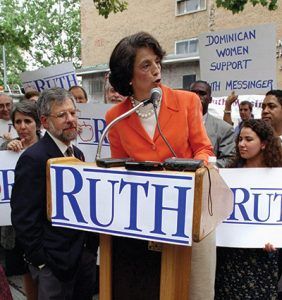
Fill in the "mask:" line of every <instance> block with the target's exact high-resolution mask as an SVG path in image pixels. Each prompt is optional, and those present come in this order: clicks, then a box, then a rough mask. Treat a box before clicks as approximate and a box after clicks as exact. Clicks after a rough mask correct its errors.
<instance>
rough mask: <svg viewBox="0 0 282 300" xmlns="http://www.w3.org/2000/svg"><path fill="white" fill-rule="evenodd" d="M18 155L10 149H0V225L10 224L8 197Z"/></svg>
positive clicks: (9, 196)
mask: <svg viewBox="0 0 282 300" xmlns="http://www.w3.org/2000/svg"><path fill="white" fill-rule="evenodd" d="M19 156H20V154H19V153H15V152H12V151H0V226H3V225H11V208H10V198H11V192H12V186H13V184H14V173H15V171H14V170H15V167H16V163H17V161H18V159H19Z"/></svg>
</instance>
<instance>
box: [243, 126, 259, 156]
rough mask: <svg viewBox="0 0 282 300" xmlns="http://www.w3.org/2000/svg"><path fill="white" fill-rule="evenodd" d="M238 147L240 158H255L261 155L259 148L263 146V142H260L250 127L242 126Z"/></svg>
mask: <svg viewBox="0 0 282 300" xmlns="http://www.w3.org/2000/svg"><path fill="white" fill-rule="evenodd" d="M238 148H239V152H240V155H241V157H242V158H244V159H246V160H248V159H255V158H258V157H260V156H261V155H262V152H261V150H263V149H264V148H265V143H263V142H261V140H260V138H259V137H258V135H257V134H256V133H255V132H254V131H253V130H252V129H251V128H248V127H243V128H242V130H241V132H240V136H239V143H238Z"/></svg>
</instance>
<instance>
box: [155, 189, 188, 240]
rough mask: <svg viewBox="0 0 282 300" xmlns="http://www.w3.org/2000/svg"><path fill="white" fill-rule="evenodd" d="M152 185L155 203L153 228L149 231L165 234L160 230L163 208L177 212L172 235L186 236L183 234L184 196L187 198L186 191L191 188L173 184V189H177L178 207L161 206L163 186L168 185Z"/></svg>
mask: <svg viewBox="0 0 282 300" xmlns="http://www.w3.org/2000/svg"><path fill="white" fill-rule="evenodd" d="M152 186H153V187H154V188H155V190H156V196H155V199H156V203H155V228H154V230H152V231H151V233H157V234H165V233H164V232H163V231H162V223H163V214H162V212H163V211H164V210H169V211H176V212H177V231H176V233H175V234H173V236H180V237H188V236H187V235H186V234H185V211H186V198H187V191H188V190H190V189H191V188H187V187H178V186H174V188H175V189H177V190H178V199H177V200H178V207H176V208H172V207H166V206H163V190H164V188H166V187H168V186H167V185H156V184H152Z"/></svg>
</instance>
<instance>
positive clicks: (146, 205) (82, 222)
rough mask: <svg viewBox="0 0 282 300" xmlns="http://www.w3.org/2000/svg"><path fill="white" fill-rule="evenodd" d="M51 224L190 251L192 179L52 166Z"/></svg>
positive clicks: (191, 175) (190, 177)
mask: <svg viewBox="0 0 282 300" xmlns="http://www.w3.org/2000/svg"><path fill="white" fill-rule="evenodd" d="M51 190H52V192H51V193H52V219H51V221H52V224H53V225H54V226H60V227H68V228H74V229H80V230H88V231H94V232H100V233H106V234H111V235H117V236H127V237H132V238H137V239H144V240H151V241H159V242H164V243H172V244H179V245H185V246H191V244H192V219H193V203H194V174H191V173H188V174H186V175H185V173H183V174H181V175H176V174H168V173H164V172H162V173H161V172H159V173H156V172H136V171H134V172H133V171H125V170H122V169H111V170H109V169H101V168H97V167H94V166H91V165H73V166H71V165H63V164H57V165H56V164H53V165H51Z"/></svg>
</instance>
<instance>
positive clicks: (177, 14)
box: [175, 0, 207, 16]
mask: <svg viewBox="0 0 282 300" xmlns="http://www.w3.org/2000/svg"><path fill="white" fill-rule="evenodd" d="M186 1H191V0H176V1H175V15H176V16H183V15H187V14H193V13H197V12H200V11H203V10H206V9H207V0H198V1H199V2H200V5H201V1H203V2H204V5H203V8H200V9H195V10H191V11H185V12H178V2H186Z"/></svg>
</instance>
